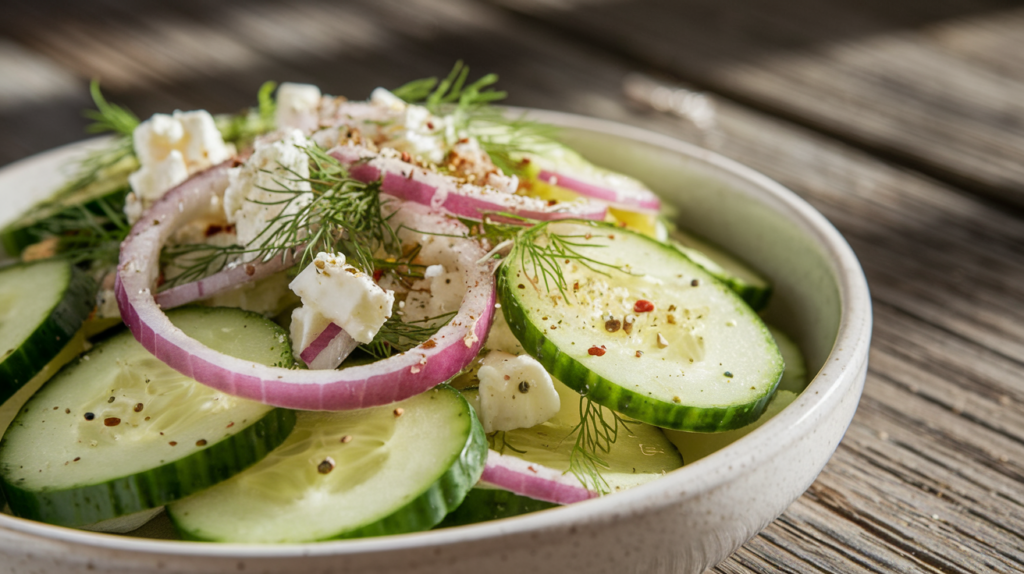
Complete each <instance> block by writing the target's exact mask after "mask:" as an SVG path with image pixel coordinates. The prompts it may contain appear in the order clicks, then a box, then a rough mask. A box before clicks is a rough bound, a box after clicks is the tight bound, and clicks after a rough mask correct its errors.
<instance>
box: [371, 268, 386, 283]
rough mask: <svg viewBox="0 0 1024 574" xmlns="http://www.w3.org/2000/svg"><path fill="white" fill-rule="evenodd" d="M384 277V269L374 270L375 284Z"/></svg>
mask: <svg viewBox="0 0 1024 574" xmlns="http://www.w3.org/2000/svg"><path fill="white" fill-rule="evenodd" d="M383 276H384V270H383V269H374V270H373V282H374V283H376V282H378V281H380V278H381V277H383Z"/></svg>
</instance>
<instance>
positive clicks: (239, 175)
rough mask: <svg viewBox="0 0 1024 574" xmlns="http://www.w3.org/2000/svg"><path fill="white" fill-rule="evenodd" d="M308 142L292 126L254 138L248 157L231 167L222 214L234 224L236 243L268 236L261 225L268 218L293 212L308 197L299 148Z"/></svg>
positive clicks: (306, 165)
mask: <svg viewBox="0 0 1024 574" xmlns="http://www.w3.org/2000/svg"><path fill="white" fill-rule="evenodd" d="M310 145H312V144H311V142H310V141H309V140H308V139H306V138H305V137H304V136H303V135H302V133H301V132H300V131H298V130H292V132H290V133H289V134H288V135H286V136H285V137H284V138H283V139H280V140H277V141H273V142H258V143H257V144H256V150H255V151H254V152H253V154H252V157H250V158H249V160H248V161H246V162H245V164H244V165H242V166H240V167H236V168H232V169H231V172H230V174H229V177H230V183H229V184H228V189H227V191H225V192H224V214H225V215H226V216H227V219H228V221H229V222H231V223H234V224H235V230H236V232H237V234H238V242H239V243H241V244H242V245H246V246H248V245H250V244H251V243H252V242H253V240H254V239H256V238H257V237H258V236H260V241H262V240H263V239H265V238H267V237H269V236H270V235H271V234H272V232H273V230H268V231H266V232H264V229H265V228H266V227H267V226H268V225H269V222H270V221H271V220H273V219H274V218H276V217H278V216H279V215H281V214H291V213H297V212H298V211H299V210H300V209H302V208H303V207H305V206H306V205H307V204H309V202H310V201H311V200H312V198H313V194H312V193H310V189H311V188H310V185H309V181H307V180H308V179H309V156H307V155H306V152H304V151H303V150H302V149H300V148H304V147H308V146H310ZM282 192H285V193H282ZM289 200H290V201H289ZM268 204H273V205H268ZM261 233H262V236H261Z"/></svg>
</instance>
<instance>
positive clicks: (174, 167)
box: [128, 150, 189, 208]
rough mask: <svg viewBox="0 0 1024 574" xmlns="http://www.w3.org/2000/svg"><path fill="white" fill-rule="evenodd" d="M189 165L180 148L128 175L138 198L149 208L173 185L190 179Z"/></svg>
mask: <svg viewBox="0 0 1024 574" xmlns="http://www.w3.org/2000/svg"><path fill="white" fill-rule="evenodd" d="M188 175H189V173H188V165H186V164H185V157H184V156H182V154H181V152H180V151H178V150H171V152H170V153H168V154H167V156H166V157H164V158H163V159H162V160H159V161H154V162H152V163H150V164H149V165H145V166H143V167H142V168H141V169H139V170H138V171H136V172H134V173H132V174H131V175H129V176H128V183H129V184H131V186H132V190H133V193H134V194H135V197H136V199H138V200H139V201H141V202H142V204H143V207H146V208H148V207H149V206H150V205H152V204H153V202H155V201H156V200H158V199H160V198H161V197H163V195H164V193H166V192H167V190H169V189H171V188H172V187H174V186H176V185H178V184H179V183H181V182H183V181H185V180H186V179H188Z"/></svg>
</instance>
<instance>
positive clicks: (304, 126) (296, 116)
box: [276, 82, 321, 133]
mask: <svg viewBox="0 0 1024 574" xmlns="http://www.w3.org/2000/svg"><path fill="white" fill-rule="evenodd" d="M320 97H321V94H320V88H318V87H316V86H314V85H312V84H293V83H290V82H285V83H283V84H281V86H280V87H279V88H277V116H276V119H277V129H279V130H293V129H298V130H302V131H303V132H306V133H309V132H312V131H313V130H315V129H316V128H317V127H318V126H319V108H320Z"/></svg>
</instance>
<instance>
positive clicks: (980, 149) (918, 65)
mask: <svg viewBox="0 0 1024 574" xmlns="http://www.w3.org/2000/svg"><path fill="white" fill-rule="evenodd" d="M495 1H496V2H497V3H498V4H500V5H501V6H504V7H507V8H509V9H511V10H514V11H516V12H519V13H522V14H528V15H530V16H531V17H533V18H535V19H536V20H535V21H536V22H538V23H542V25H544V26H546V27H550V28H551V29H554V30H560V31H563V32H564V33H566V34H572V35H573V36H574V37H576V38H579V39H581V40H584V39H585V40H584V41H589V42H593V43H595V44H598V45H601V46H604V47H605V48H607V49H609V50H611V51H614V52H617V53H621V54H623V55H627V56H629V57H631V58H633V59H634V60H635V61H636V63H637V65H639V66H643V65H648V66H652V67H655V68H657V69H660V70H663V71H665V72H667V73H670V74H674V75H675V76H677V78H678V79H681V80H685V81H689V82H694V83H697V84H699V85H701V86H705V87H707V88H709V89H713V90H715V91H717V92H719V93H723V94H726V95H729V96H730V97H733V98H735V99H737V100H738V101H742V102H744V103H747V104H751V105H754V106H755V107H757V108H759V109H762V110H767V111H770V112H773V113H777V114H782V115H784V116H786V117H788V118H790V119H793V120H796V121H798V122H799V123H802V124H804V125H807V126H811V127H814V128H815V129H819V130H822V131H826V132H828V133H830V134H832V135H834V136H837V137H840V138H841V139H843V140H846V141H849V142H853V143H856V144H857V145H860V146H863V147H866V148H868V149H870V150H872V151H874V152H876V153H880V154H884V155H886V156H890V157H893V158H897V159H899V160H900V161H903V162H906V163H908V164H909V165H912V166H914V167H916V168H918V169H920V170H922V171H924V172H926V173H930V174H933V175H935V176H937V177H941V178H943V179H945V180H947V181H950V182H953V183H955V184H958V185H960V186H961V187H963V188H964V189H968V190H972V191H977V192H980V193H984V194H988V195H990V196H993V197H998V198H1001V199H1003V200H1006V201H1008V202H1011V203H1014V204H1016V205H1018V206H1024V177H1022V176H1024V163H1022V162H1021V161H1020V158H1021V153H1022V151H1024V119H1022V118H1024V100H1022V99H1021V98H1020V94H1021V93H1022V91H1024V70H1022V64H1021V62H1022V60H1021V58H1020V54H1021V53H1022V50H1021V42H1022V40H1021V38H1024V7H1022V5H1021V4H1020V3H1019V2H1002V1H974V0H953V1H950V2H941V3H939V2H926V1H917V0H912V1H908V2H881V1H871V2H843V1H840V2H814V1H801V0H769V1H767V2H755V3H750V2H743V1H742V0H726V1H718V0H683V1H675V0H631V1H621V0H495Z"/></svg>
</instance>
